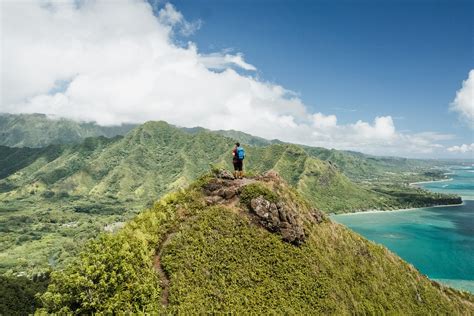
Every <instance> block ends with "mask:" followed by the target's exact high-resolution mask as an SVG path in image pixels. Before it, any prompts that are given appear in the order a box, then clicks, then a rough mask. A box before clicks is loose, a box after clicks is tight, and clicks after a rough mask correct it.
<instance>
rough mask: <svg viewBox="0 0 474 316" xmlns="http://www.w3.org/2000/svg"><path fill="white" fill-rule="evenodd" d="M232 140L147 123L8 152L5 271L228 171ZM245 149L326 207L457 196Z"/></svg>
mask: <svg viewBox="0 0 474 316" xmlns="http://www.w3.org/2000/svg"><path fill="white" fill-rule="evenodd" d="M232 146H233V140H232V139H230V138H227V137H224V136H221V135H218V134H216V133H212V132H209V131H206V130H200V131H195V132H193V133H190V132H187V131H184V130H182V129H180V128H176V127H173V126H171V125H168V124H166V123H164V122H148V123H146V124H143V125H141V126H139V127H137V128H135V129H134V130H132V131H130V132H129V133H128V134H127V135H125V136H123V137H122V136H117V137H115V138H106V137H94V138H87V139H86V140H84V141H83V142H82V143H80V144H70V145H60V146H49V147H45V148H41V149H30V148H6V150H5V151H2V153H0V174H2V175H4V176H5V178H3V179H1V178H0V231H1V232H2V243H1V244H0V251H1V252H0V272H6V271H10V272H12V273H13V272H24V271H27V272H28V273H31V272H32V271H35V272H40V271H43V270H44V269H46V268H47V267H48V266H50V265H52V266H57V265H61V264H63V263H64V262H65V261H67V260H68V258H69V257H70V256H71V254H73V253H74V252H75V251H76V249H77V246H78V245H80V244H81V243H82V242H84V241H85V240H87V239H88V238H90V237H92V236H95V235H97V233H98V232H99V231H101V230H104V229H107V230H114V229H115V228H116V227H120V225H122V223H123V222H124V221H126V220H127V219H129V218H131V217H132V216H134V215H135V214H136V213H137V212H139V211H141V210H142V209H143V208H144V207H147V206H151V205H153V202H154V201H155V200H156V199H157V198H159V197H160V196H162V195H163V194H165V193H167V192H170V191H173V190H175V189H178V188H181V187H185V186H186V185H187V184H189V183H190V182H192V181H193V180H195V179H196V178H197V177H198V176H199V175H200V174H202V173H203V172H205V171H207V170H209V165H210V164H217V165H221V166H224V167H225V168H227V169H228V170H230V169H231V168H232V167H231V162H230V150H231V148H232ZM4 148H5V147H4ZM246 151H247V158H246V160H245V168H246V170H247V171H249V170H250V174H251V173H260V172H263V171H267V170H275V171H277V172H279V173H280V175H281V176H282V177H283V178H284V179H285V180H286V181H288V183H290V185H292V186H293V187H294V188H295V189H296V190H298V191H299V192H300V193H301V194H302V195H303V196H304V197H305V198H307V199H308V200H309V201H310V203H311V204H312V206H313V207H317V208H319V209H322V210H323V211H325V212H328V213H339V212H346V211H357V210H362V209H373V208H378V209H392V208H400V207H413V206H423V205H435V204H447V203H458V202H459V199H458V198H455V197H449V198H447V199H446V198H445V197H444V196H441V195H437V194H428V193H425V192H423V191H416V190H415V189H409V190H410V192H409V193H410V195H407V194H405V192H400V190H399V189H396V190H390V191H389V190H385V191H380V192H377V191H375V190H373V189H372V188H370V187H368V186H362V185H358V184H354V183H353V182H351V181H350V180H349V179H348V178H347V177H346V176H344V175H343V174H341V173H340V171H339V169H338V168H337V167H335V166H334V165H333V164H331V163H330V162H325V161H321V160H319V159H316V158H314V157H312V156H310V155H308V154H307V152H306V151H305V150H304V149H302V148H301V147H300V146H297V145H291V144H273V145H269V146H265V147H261V146H246ZM399 193H402V194H399ZM397 194H398V195H397ZM407 196H408V197H409V198H406V197H407ZM26 257H28V260H26V259H25V258H26Z"/></svg>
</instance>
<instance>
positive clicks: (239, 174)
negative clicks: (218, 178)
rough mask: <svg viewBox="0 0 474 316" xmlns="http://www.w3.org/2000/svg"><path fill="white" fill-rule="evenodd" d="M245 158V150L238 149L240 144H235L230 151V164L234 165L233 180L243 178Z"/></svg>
mask: <svg viewBox="0 0 474 316" xmlns="http://www.w3.org/2000/svg"><path fill="white" fill-rule="evenodd" d="M244 158H245V150H244V149H243V148H242V147H240V143H239V142H237V143H235V147H234V149H233V150H232V162H233V164H234V178H235V179H242V178H243V177H244V171H243V164H244Z"/></svg>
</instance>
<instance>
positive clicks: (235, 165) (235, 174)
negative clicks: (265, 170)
mask: <svg viewBox="0 0 474 316" xmlns="http://www.w3.org/2000/svg"><path fill="white" fill-rule="evenodd" d="M240 169H241V168H240V164H239V162H238V161H234V172H233V175H234V179H238V178H239V170H240Z"/></svg>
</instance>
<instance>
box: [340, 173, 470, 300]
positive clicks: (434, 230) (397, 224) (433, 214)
mask: <svg viewBox="0 0 474 316" xmlns="http://www.w3.org/2000/svg"><path fill="white" fill-rule="evenodd" d="M449 177H450V178H451V179H450V180H449V181H439V182H429V183H419V184H417V185H418V186H421V187H423V188H426V189H428V190H431V191H436V192H442V193H455V194H459V195H461V196H462V197H463V201H464V203H463V204H462V205H459V206H446V207H444V206H441V207H428V208H420V209H412V210H399V211H385V212H365V213H356V214H343V215H334V216H331V218H332V219H333V220H335V221H336V222H338V223H341V224H344V225H346V226H347V227H349V228H350V229H352V230H354V231H356V232H357V233H359V234H361V235H363V236H364V237H366V238H367V239H369V240H372V241H374V242H376V243H380V244H383V245H385V246H386V247H387V248H389V249H390V250H391V251H393V252H395V253H396V254H398V255H399V256H400V257H402V258H403V259H404V260H406V261H408V262H410V263H411V264H413V265H414V266H415V267H416V268H417V269H418V270H420V271H421V272H422V273H423V274H426V275H427V276H428V277H429V278H431V279H433V280H436V281H438V282H440V283H444V284H447V285H449V286H452V287H454V288H458V289H462V290H466V291H470V292H471V293H474V167H459V166H452V167H451V168H450V173H449Z"/></svg>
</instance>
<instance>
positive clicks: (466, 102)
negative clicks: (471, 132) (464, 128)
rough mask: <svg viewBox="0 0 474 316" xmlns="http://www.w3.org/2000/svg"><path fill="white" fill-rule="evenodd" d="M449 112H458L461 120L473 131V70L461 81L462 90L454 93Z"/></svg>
mask: <svg viewBox="0 0 474 316" xmlns="http://www.w3.org/2000/svg"><path fill="white" fill-rule="evenodd" d="M451 110H453V111H456V112H458V114H459V116H460V117H461V119H463V120H465V121H466V122H467V123H468V124H469V127H471V128H472V129H474V69H471V71H469V76H468V78H467V79H466V80H465V81H463V83H462V88H461V89H459V90H458V91H457V92H456V98H455V99H454V101H453V102H452V103H451Z"/></svg>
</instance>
